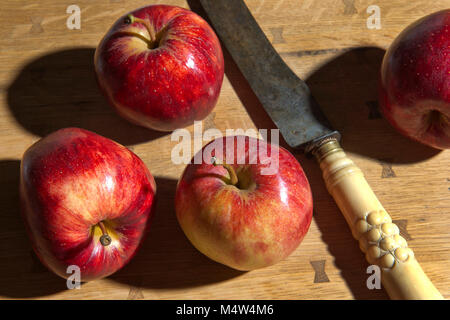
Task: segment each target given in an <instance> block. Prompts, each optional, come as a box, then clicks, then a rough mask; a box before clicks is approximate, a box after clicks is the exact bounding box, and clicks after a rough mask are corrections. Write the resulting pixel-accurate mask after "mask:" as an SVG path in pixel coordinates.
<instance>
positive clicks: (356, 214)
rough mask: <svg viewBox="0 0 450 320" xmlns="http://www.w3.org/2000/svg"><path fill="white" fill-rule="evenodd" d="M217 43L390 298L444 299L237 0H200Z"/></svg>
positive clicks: (331, 131)
mask: <svg viewBox="0 0 450 320" xmlns="http://www.w3.org/2000/svg"><path fill="white" fill-rule="evenodd" d="M200 3H201V5H202V7H203V9H204V10H205V12H206V14H207V15H208V17H209V20H210V22H211V23H212V25H213V27H214V29H215V30H216V32H217V33H218V35H219V38H220V39H221V41H222V43H223V44H224V45H225V47H226V48H227V49H228V51H229V52H230V54H231V56H232V58H233V60H234V61H235V62H236V64H237V66H238V67H239V69H240V70H241V72H242V74H243V75H244V77H245V78H246V80H247V81H248V83H249V85H250V87H251V88H252V90H253V91H254V93H255V95H256V96H257V97H258V99H259V100H260V102H261V104H262V105H263V107H264V109H265V110H266V112H267V113H268V115H269V116H270V118H271V119H272V120H273V121H274V123H275V124H276V126H277V127H278V128H279V130H280V132H281V134H282V136H283V138H284V139H285V141H286V142H287V143H288V144H289V146H291V147H293V148H301V149H303V151H305V152H307V153H312V154H314V156H315V157H316V159H317V161H318V162H319V164H320V167H321V169H322V172H323V177H324V180H325V184H326V186H327V189H328V192H329V193H330V194H331V195H332V196H333V198H334V200H335V201H336V203H337V205H338V207H339V208H340V210H341V211H342V213H343V215H344V218H345V219H346V221H347V223H348V225H349V227H350V229H351V231H352V234H353V236H354V237H355V239H357V240H358V241H359V245H360V248H361V250H362V251H363V252H364V253H365V254H366V259H367V261H368V262H369V263H370V264H372V265H376V266H378V267H379V268H380V270H381V282H382V284H383V286H384V288H385V290H386V291H387V293H388V294H389V296H390V297H391V298H392V299H443V297H442V295H441V294H440V293H439V291H438V290H437V289H436V287H435V286H434V285H433V283H432V282H431V281H430V279H429V278H428V277H427V276H426V274H425V273H424V271H423V269H422V268H421V266H420V265H419V263H418V261H417V260H416V258H415V256H414V252H413V251H412V250H411V249H410V248H409V247H408V244H407V243H406V240H405V239H404V238H403V237H401V236H400V234H399V228H398V226H396V225H395V224H394V223H393V222H392V219H391V217H390V216H389V214H388V213H387V212H386V210H385V209H384V208H383V206H382V205H381V203H380V202H379V201H378V199H377V197H376V196H375V194H374V193H373V191H372V189H371V188H370V186H369V185H368V183H367V181H366V180H365V178H364V175H363V173H362V172H361V170H360V169H359V168H358V167H357V166H356V165H355V164H354V163H353V161H352V160H351V159H350V158H348V157H347V155H346V154H345V152H344V151H343V149H342V147H341V146H340V144H339V139H340V134H339V133H338V132H337V131H336V130H334V129H333V128H332V127H331V126H330V124H329V122H328V121H327V120H326V118H325V117H324V115H323V113H322V112H321V111H320V108H319V106H318V105H317V103H316V102H315V100H314V98H313V97H312V95H311V93H310V90H309V89H308V86H307V85H306V84H305V82H304V81H302V80H301V79H300V78H299V77H297V76H296V75H295V73H294V72H293V71H292V70H291V69H290V68H289V67H288V66H287V65H286V63H285V62H284V61H283V60H282V59H281V57H280V56H279V55H278V53H277V52H276V50H275V49H274V48H273V46H272V45H271V43H270V41H269V40H268V39H267V37H266V36H265V34H264V32H263V31H262V30H261V28H260V27H259V25H258V23H257V22H256V20H255V18H254V17H253V16H252V14H251V12H250V10H249V9H248V8H247V6H246V5H245V3H244V1H243V0H200Z"/></svg>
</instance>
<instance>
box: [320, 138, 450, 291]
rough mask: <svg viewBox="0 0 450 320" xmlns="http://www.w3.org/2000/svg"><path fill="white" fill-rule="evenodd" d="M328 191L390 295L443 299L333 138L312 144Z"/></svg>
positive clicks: (360, 172) (353, 165)
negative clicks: (377, 270)
mask: <svg viewBox="0 0 450 320" xmlns="http://www.w3.org/2000/svg"><path fill="white" fill-rule="evenodd" d="M313 154H314V155H315V157H316V158H317V160H318V162H319V164H320V167H321V168H322V172H323V178H324V180H325V183H326V186H327V189H328V192H329V193H330V194H331V195H332V196H333V198H334V200H335V201H336V203H337V205H338V207H339V208H340V210H341V211H342V213H343V215H344V217H345V219H346V220H347V223H348V225H349V226H350V228H351V230H352V234H353V237H354V238H355V239H356V240H358V241H359V246H360V248H361V250H362V251H363V252H364V253H365V255H366V259H367V261H368V262H369V263H370V264H373V265H378V266H379V267H380V269H381V283H382V284H383V286H384V288H385V290H386V292H387V293H388V295H389V297H390V298H391V299H412V300H418V299H430V300H431V299H443V297H442V295H441V294H440V293H439V291H438V290H437V289H436V288H435V286H434V285H433V283H432V282H431V281H430V279H428V277H427V275H426V274H425V273H424V271H423V270H422V268H421V267H420V265H419V263H418V262H417V260H416V258H415V256H414V252H413V251H412V250H411V249H410V248H409V247H408V244H407V242H406V240H405V239H404V238H403V237H402V236H400V234H399V228H398V226H397V225H395V224H394V223H392V219H391V217H390V216H389V214H388V213H387V212H386V210H385V209H384V208H383V206H382V205H381V203H380V202H379V200H378V199H377V197H376V196H375V194H374V193H373V191H372V189H371V188H370V186H369V184H368V183H367V181H366V179H365V178H364V175H363V173H362V171H361V170H360V169H359V168H358V167H357V166H356V165H355V164H354V163H353V161H352V160H350V159H349V158H348V157H347V156H346V154H345V152H344V151H343V149H342V148H341V146H340V145H339V142H338V141H337V140H336V139H329V140H328V141H325V142H324V143H322V144H321V145H320V146H318V147H317V148H315V150H314V151H313Z"/></svg>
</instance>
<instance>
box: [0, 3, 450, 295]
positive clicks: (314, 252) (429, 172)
mask: <svg viewBox="0 0 450 320" xmlns="http://www.w3.org/2000/svg"><path fill="white" fill-rule="evenodd" d="M75 2H76V4H77V5H78V6H79V7H80V8H81V29H80V30H69V29H68V28H67V27H66V19H67V18H68V16H69V14H67V13H66V8H67V7H68V6H69V5H71V4H74V1H66V0H60V1H56V0H42V1H39V2H36V3H35V2H33V3H30V2H29V1H8V2H4V3H3V4H2V10H1V11H0V21H1V22H0V24H1V28H0V47H1V48H2V54H1V55H0V88H1V100H0V132H1V136H0V142H1V143H0V188H1V190H0V212H1V215H0V226H1V227H0V298H2V299H15V298H30V299H185V298H186V299H387V295H386V293H385V292H384V291H383V290H376V289H375V290H369V289H367V287H366V280H367V278H368V276H369V274H367V273H366V268H367V267H368V263H367V262H366V261H365V259H364V256H363V254H362V253H361V252H360V250H359V248H358V244H357V242H356V241H355V240H354V239H353V238H352V236H351V233H350V230H349V228H348V226H347V225H346V222H345V220H344V218H343V217H342V215H341V213H340V212H339V210H338V209H337V207H336V205H335V203H334V201H333V199H332V198H331V197H330V196H329V194H328V193H327V191H326V188H325V185H324V182H323V180H322V177H321V171H320V168H319V167H318V165H317V164H316V163H315V161H314V160H312V159H308V158H306V157H304V156H302V155H298V160H299V161H300V163H301V164H302V166H303V167H304V169H305V171H306V173H307V175H308V179H309V181H310V184H311V187H312V190H313V195H314V206H315V208H314V219H313V222H312V225H311V228H310V230H309V232H308V234H307V236H306V237H305V239H304V241H303V243H302V244H301V245H300V246H299V248H298V249H297V250H296V251H295V252H294V253H293V254H292V255H291V256H290V257H289V258H288V259H286V260H285V261H283V262H281V263H279V264H277V265H275V266H272V267H269V268H265V269H261V270H256V271H251V272H246V273H242V272H238V271H234V270H231V269H229V268H227V267H224V266H222V265H219V264H217V263H214V262H212V261H210V260H209V259H208V258H206V257H204V256H203V255H201V254H200V253H199V252H197V251H196V250H195V249H194V248H193V247H192V246H191V245H190V243H189V242H188V241H187V240H186V238H185V237H184V235H183V233H182V231H181V230H180V228H179V226H178V224H177V221H176V218H175V214H174V205H173V198H174V192H175V188H176V183H177V180H178V178H179V176H180V174H181V172H182V170H183V168H184V166H183V165H174V164H173V163H172V162H171V160H170V155H171V149H172V148H173V147H174V146H175V144H176V142H172V141H171V139H170V134H166V133H156V132H152V131H149V130H146V129H143V128H138V127H135V126H133V125H131V124H128V123H127V122H126V121H124V120H122V119H121V118H119V117H118V116H117V115H116V114H115V113H114V112H113V111H112V110H111V109H110V108H109V106H108V105H107V104H106V102H105V100H104V99H103V97H102V96H101V95H100V93H99V91H98V89H97V86H96V84H95V81H94V77H93V54H94V51H95V47H96V45H97V44H98V43H99V41H100V39H101V38H102V36H103V34H104V33H105V32H106V30H107V29H108V28H109V27H110V25H111V24H112V23H113V22H114V21H115V20H116V19H117V18H118V17H119V16H120V15H122V14H124V13H126V12H128V11H130V10H132V9H135V8H137V7H140V6H144V5H148V4H151V3H162V2H164V3H166V4H172V5H179V6H182V7H185V8H189V6H191V7H192V8H193V9H194V11H195V10H197V9H198V4H196V1H189V2H185V1H181V0H179V1H177V0H173V1H170V0H165V1H124V0H122V1H120V0H98V1H95V2H94V1H87V0H79V1H75ZM246 3H247V5H248V6H249V8H250V10H251V11H252V13H253V14H254V16H255V18H256V19H257V21H258V22H259V23H260V25H261V27H262V29H263V30H264V32H265V33H266V35H267V36H268V38H269V39H270V40H271V41H272V42H273V44H274V46H275V48H276V49H277V51H278V52H279V53H280V54H281V56H282V57H283V59H284V60H285V61H286V63H287V64H288V65H289V66H290V67H291V68H292V69H293V70H294V72H295V73H296V74H298V75H299V76H300V77H302V78H303V79H306V80H307V83H308V84H309V86H310V87H311V90H312V91H313V93H314V95H315V97H316V99H317V100H318V101H319V103H320V104H321V106H322V107H323V110H324V112H325V113H326V115H327V116H328V118H329V119H330V121H331V122H332V124H333V125H334V126H335V127H336V128H337V129H339V130H340V131H341V132H342V133H343V136H344V140H343V142H342V144H343V147H344V149H345V150H346V152H347V154H348V156H349V157H350V158H351V159H352V160H353V161H354V162H355V163H356V165H358V166H359V167H360V168H361V169H362V171H363V172H364V174H365V176H366V179H367V180H368V182H369V184H370V185H371V187H372V188H373V190H374V192H375V194H376V195H377V196H378V198H379V199H380V201H381V203H382V204H383V206H384V207H385V208H386V210H387V211H388V212H389V213H390V214H391V216H392V218H393V220H394V221H402V223H401V224H399V225H400V226H401V232H402V235H405V234H407V235H408V237H409V238H408V244H409V245H410V246H411V247H412V248H413V250H414V252H415V255H416V257H417V259H418V260H419V261H420V262H421V266H422V268H423V269H424V271H425V272H426V274H427V275H428V276H429V278H430V279H431V280H432V281H433V283H434V284H435V286H436V287H437V288H438V289H439V290H440V292H441V293H442V295H443V296H444V297H445V298H447V299H448V298H450V275H449V273H448V264H449V262H450V234H449V232H448V228H449V226H450V172H449V170H448V168H449V163H450V153H449V152H448V151H442V152H438V151H436V150H433V149H430V148H428V147H425V146H422V145H419V144H417V143H414V142H412V141H409V140H408V139H406V138H404V137H402V136H400V135H399V134H398V133H397V132H396V131H394V130H393V129H392V128H391V127H390V126H389V125H388V123H387V122H386V121H385V120H384V119H383V118H381V117H380V115H379V113H378V112H377V89H376V87H377V75H378V70H379V67H380V63H381V59H382V57H383V54H384V51H385V49H386V48H387V47H388V46H389V44H390V43H391V42H392V40H393V39H394V38H395V36H396V35H397V34H398V33H399V32H400V31H401V30H402V29H403V28H405V27H406V26H407V25H408V24H410V23H411V22H413V21H414V20H416V19H418V18H419V17H421V16H423V15H426V14H429V13H431V12H434V11H437V10H440V9H444V8H448V7H449V6H450V1H448V0H445V1H432V2H430V1H425V0H418V1H414V2H412V1H399V0H395V1H387V0H381V1H377V2H376V3H373V2H370V1H362V0H361V1H356V0H355V1H353V0H343V1H331V0H324V1H312V0H295V1H294V0H266V1H260V0H247V1H246ZM372 4H376V5H378V6H379V7H380V9H381V29H378V30H377V29H370V30H369V29H367V26H366V19H367V18H368V16H369V14H368V13H367V12H366V9H367V7H368V6H369V5H372ZM225 57H226V78H225V80H224V83H223V87H222V92H221V96H220V99H219V102H218V104H217V106H216V108H215V110H214V113H212V114H211V115H210V116H209V117H208V118H207V119H206V120H205V121H204V125H203V127H204V128H205V127H207V128H210V127H215V128H217V129H219V130H221V131H223V132H225V130H226V129H228V128H243V129H248V128H255V129H257V128H274V124H273V123H272V122H271V121H270V119H269V118H268V117H267V115H266V114H265V113H264V112H263V111H262V110H261V106H260V104H259V102H258V100H257V99H256V97H255V95H254V94H253V93H252V92H251V90H250V87H249V86H248V84H247V83H246V82H245V79H244V78H243V77H242V75H241V74H240V72H239V70H238V68H237V67H236V65H235V64H234V63H233V61H232V60H231V58H230V56H229V55H228V54H227V53H225ZM67 126H78V127H83V128H86V129H89V130H92V131H95V132H97V133H99V134H102V135H104V136H107V137H109V138H111V139H114V140H116V141H118V142H119V143H122V144H124V145H126V146H128V147H130V148H131V149H132V150H133V151H134V152H135V153H136V154H138V155H139V156H140V157H141V158H142V159H143V161H144V162H145V163H146V164H147V166H148V167H149V168H150V170H151V172H152V174H153V175H154V176H155V177H156V180H157V185H158V188H159V196H160V200H159V203H158V206H157V210H156V217H155V220H154V225H153V228H152V230H151V232H150V234H149V236H148V238H147V239H146V241H145V243H144V245H143V247H142V249H141V251H140V252H139V253H138V255H137V256H136V257H135V258H134V259H133V260H132V261H131V263H130V264H129V265H128V266H127V267H125V268H124V269H123V270H121V271H119V272H118V273H116V274H115V275H113V276H111V277H109V278H107V279H103V280H99V281H94V282H91V283H86V284H83V285H82V287H81V289H79V290H68V289H67V288H66V283H65V281H64V280H62V279H60V278H58V277H57V276H54V275H53V274H52V273H51V272H49V271H47V270H46V269H45V268H44V267H43V266H42V265H41V264H40V262H39V261H38V260H37V259H36V258H35V257H34V254H33V253H32V250H31V246H30V243H29V241H28V239H27V237H26V234H25V231H24V227H23V224H22V222H21V220H20V216H19V211H18V207H19V199H18V174H19V165H20V159H21V157H22V154H23V152H24V151H25V150H26V148H28V147H29V146H30V145H31V144H32V143H33V142H34V141H36V140H38V139H39V138H40V137H42V136H44V135H46V134H48V133H49V132H51V131H54V130H56V129H59V128H62V127H67ZM189 129H190V130H192V127H190V128H189ZM203 143H206V141H204V142H203ZM402 228H403V230H402ZM326 280H328V281H326Z"/></svg>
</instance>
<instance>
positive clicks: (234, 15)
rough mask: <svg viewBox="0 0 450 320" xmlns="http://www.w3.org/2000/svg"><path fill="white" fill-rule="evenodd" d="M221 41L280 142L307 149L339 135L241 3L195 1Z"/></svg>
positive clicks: (305, 86) (302, 82)
mask: <svg viewBox="0 0 450 320" xmlns="http://www.w3.org/2000/svg"><path fill="white" fill-rule="evenodd" d="M201 3H202V6H203V8H204V9H205V10H206V12H207V13H208V16H209V18H210V19H211V21H212V22H213V25H214V26H215V27H216V28H217V31H218V33H219V35H220V38H221V40H222V42H223V43H224V44H225V47H226V48H227V49H228V51H229V52H230V54H231V56H232V57H233V60H234V61H235V62H236V64H237V65H238V66H239V69H240V70H241V72H242V73H243V75H244V76H245V78H246V79H247V81H248V82H249V84H250V86H251V88H252V89H253V91H254V92H255V94H256V96H257V97H258V99H259V100H260V101H261V104H262V105H263V107H264V109H265V110H266V112H267V113H268V114H269V116H270V118H271V119H272V120H273V122H274V123H275V124H276V126H277V127H278V128H279V130H280V132H281V135H282V136H283V138H284V140H285V141H286V143H287V144H288V145H289V146H291V147H293V148H302V149H308V146H309V144H310V143H311V141H316V140H321V139H322V138H325V137H335V138H338V139H339V137H340V135H339V133H338V132H337V131H336V130H334V129H332V127H331V125H330V123H329V122H328V121H327V119H326V118H325V117H324V116H323V114H322V112H321V110H320V109H319V108H318V107H316V101H315V100H314V98H313V97H312V95H311V93H310V90H309V88H308V86H307V85H306V83H305V82H304V81H303V80H301V79H300V78H299V77H297V75H296V74H295V73H294V72H293V71H292V70H291V69H290V68H289V67H288V66H287V65H286V63H285V62H284V61H283V60H282V59H281V57H280V56H279V55H278V53H277V52H276V51H275V49H274V48H273V46H272V45H271V43H270V42H269V40H268V39H267V37H266V36H265V34H264V32H262V31H261V29H260V27H259V26H258V23H257V22H256V20H255V18H254V17H253V16H252V14H251V13H250V11H249V9H248V8H247V6H246V5H245V3H243V2H242V1H234V0H232V1H201Z"/></svg>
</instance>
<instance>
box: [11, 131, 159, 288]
mask: <svg viewBox="0 0 450 320" xmlns="http://www.w3.org/2000/svg"><path fill="white" fill-rule="evenodd" d="M20 173H21V174H20V196H21V204H22V216H23V219H24V222H25V225H26V228H27V231H28V234H29V237H30V239H31V242H32V244H33V248H34V250H35V252H36V255H37V256H38V257H39V259H40V260H41V262H42V263H43V264H44V265H46V266H47V267H48V268H49V269H51V270H52V271H53V272H55V273H56V274H57V275H59V276H61V277H63V278H67V277H69V276H70V275H71V274H72V272H73V270H71V272H70V273H67V272H68V267H69V266H71V265H74V266H77V267H79V270H80V275H81V281H90V280H93V279H98V278H102V277H106V276H108V275H110V274H112V273H114V272H116V271H117V270H119V269H120V268H122V267H123V266H124V265H125V264H126V263H127V262H129V261H130V259H131V258H132V257H133V256H134V254H135V253H136V251H137V249H138V247H139V245H140V243H141V241H142V238H143V236H144V234H145V231H146V230H147V229H148V226H149V222H150V217H151V215H152V208H153V206H154V198H155V192H156V184H155V181H154V179H153V177H152V175H151V174H150V172H149V170H148V169H147V167H146V166H145V164H144V163H143V162H142V160H141V159H139V157H138V156H136V155H135V154H134V153H133V152H131V151H130V150H129V149H127V148H125V147H124V146H122V145H119V144H118V143H116V142H114V141H112V140H110V139H107V138H105V137H102V136H99V135H97V134H95V133H93V132H90V131H87V130H83V129H78V128H67V129H61V130H58V131H56V132H54V133H52V134H50V135H48V136H47V137H45V138H42V139H41V140H39V141H38V142H36V143H35V144H33V145H32V146H31V147H30V148H29V149H28V150H27V151H26V152H25V154H24V155H23V159H22V162H21V172H20Z"/></svg>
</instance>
